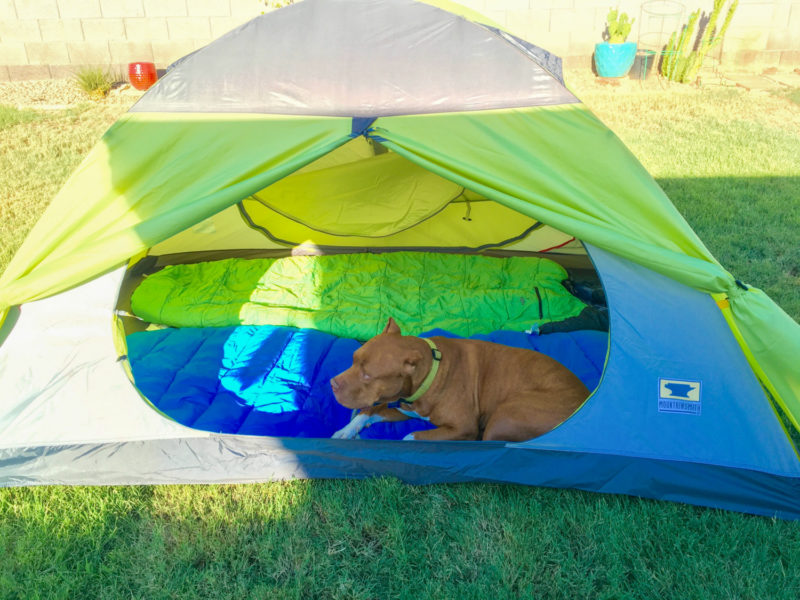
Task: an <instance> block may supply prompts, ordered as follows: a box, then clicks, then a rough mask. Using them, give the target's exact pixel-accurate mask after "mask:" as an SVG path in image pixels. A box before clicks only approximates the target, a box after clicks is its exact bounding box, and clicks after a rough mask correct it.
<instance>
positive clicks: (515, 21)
mask: <svg viewBox="0 0 800 600" xmlns="http://www.w3.org/2000/svg"><path fill="white" fill-rule="evenodd" d="M461 2H462V4H464V5H466V6H469V7H470V8H473V9H476V10H478V11H479V12H481V13H483V14H485V15H486V16H488V17H489V18H491V19H493V20H494V21H495V22H497V23H498V24H500V25H502V26H504V27H506V28H508V29H509V30H510V31H512V32H514V33H516V34H517V35H520V36H521V37H524V38H526V39H528V40H531V41H532V42H534V43H536V44H538V45H540V46H542V47H544V48H546V49H548V50H550V51H551V52H554V53H556V54H558V55H560V56H562V57H563V58H564V61H565V64H566V65H567V66H586V67H587V68H588V67H589V66H590V65H591V55H592V52H593V49H594V44H595V43H596V42H599V41H601V40H602V32H603V30H604V29H605V19H606V15H607V14H608V10H609V8H610V7H612V6H619V8H620V9H621V10H623V11H625V12H627V13H628V14H629V15H630V16H631V17H633V18H635V19H636V22H635V23H634V28H633V31H632V32H631V36H630V38H629V40H631V41H641V40H647V39H648V38H653V37H654V36H655V37H657V36H658V35H659V33H660V32H659V30H660V29H663V28H664V27H665V26H667V27H671V26H672V25H673V24H674V23H677V22H678V21H677V17H675V18H672V20H669V19H667V22H666V23H665V21H664V19H663V18H661V19H660V20H659V19H658V18H656V19H655V20H654V19H653V17H652V14H649V15H648V13H647V12H645V11H647V10H656V11H658V12H661V13H665V12H667V13H668V12H670V11H669V10H666V11H665V10H663V9H664V6H665V5H664V3H663V2H662V3H657V4H652V3H650V4H649V3H647V2H640V1H638V2H637V1H633V0H618V1H614V0H461ZM712 4H713V2H712V0H687V2H685V3H684V4H683V5H682V6H684V10H683V13H682V17H681V20H680V23H685V22H686V19H687V17H688V15H689V13H690V12H691V11H692V10H694V9H696V8H702V9H704V10H706V11H708V10H710V8H711V6H712ZM670 6H678V8H680V6H681V5H678V4H677V3H673V4H672V5H670ZM643 9H644V10H643ZM265 10H266V7H265V5H264V2H263V1H260V0H0V81H3V80H18V79H45V78H51V77H53V78H58V77H69V76H71V75H72V74H73V73H74V72H75V71H76V70H77V69H78V68H80V67H81V66H87V65H103V66H108V67H110V68H111V69H112V70H116V71H119V72H125V70H126V67H127V63H128V62H131V61H134V60H146V61H153V62H155V63H156V65H157V66H158V67H159V68H163V67H166V66H167V65H168V64H170V63H171V62H173V61H174V60H176V59H178V58H180V57H181V56H184V55H185V54H188V53H189V52H192V51H193V50H196V49H198V48H201V47H202V46H204V45H206V44H207V43H208V42H210V41H212V40H214V39H216V38H217V37H219V36H220V35H222V34H223V33H225V32H227V31H229V30H231V29H233V28H234V27H236V26H238V25H240V24H241V23H244V22H245V21H247V20H249V19H251V18H253V17H255V16H258V15H259V14H261V13H262V12H263V11H265ZM673 12H674V11H673ZM715 54H716V58H718V59H720V60H721V61H722V63H723V64H727V65H734V66H737V67H750V68H763V67H766V66H778V67H781V68H795V67H800V0H740V4H739V8H738V10H737V13H736V16H735V17H734V20H733V22H732V24H731V27H730V29H729V31H728V34H727V37H726V39H725V44H724V47H723V48H722V49H721V51H718V52H716V53H715Z"/></svg>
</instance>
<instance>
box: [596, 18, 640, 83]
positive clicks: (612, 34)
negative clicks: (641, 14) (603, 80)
mask: <svg viewBox="0 0 800 600" xmlns="http://www.w3.org/2000/svg"><path fill="white" fill-rule="evenodd" d="M607 22H608V28H607V30H606V33H605V35H604V39H605V41H604V42H601V43H599V44H595V47H594V64H595V67H596V68H597V74H598V75H599V76H600V77H625V75H627V74H628V71H629V70H630V68H631V65H632V64H633V59H634V58H635V57H636V42H626V41H625V40H626V39H627V38H628V34H629V33H630V32H631V25H633V20H629V19H628V15H627V14H625V13H620V12H619V11H617V9H615V8H612V9H611V10H610V11H609V12H608V18H607Z"/></svg>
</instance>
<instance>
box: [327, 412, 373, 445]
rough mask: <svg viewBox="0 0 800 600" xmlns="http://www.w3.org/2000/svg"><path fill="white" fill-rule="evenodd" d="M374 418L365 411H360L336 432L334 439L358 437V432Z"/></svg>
mask: <svg viewBox="0 0 800 600" xmlns="http://www.w3.org/2000/svg"><path fill="white" fill-rule="evenodd" d="M373 420H374V418H372V417H368V416H367V415H365V414H364V413H359V414H357V415H356V416H355V417H353V420H352V421H350V422H349V423H348V424H347V425H345V426H344V427H342V428H341V429H340V430H339V431H337V432H336V433H334V434H333V435H332V436H331V438H332V439H334V440H352V439H354V438H357V437H358V432H359V431H361V430H362V429H364V427H367V426H368V425H370V424H371V423H372V421H373Z"/></svg>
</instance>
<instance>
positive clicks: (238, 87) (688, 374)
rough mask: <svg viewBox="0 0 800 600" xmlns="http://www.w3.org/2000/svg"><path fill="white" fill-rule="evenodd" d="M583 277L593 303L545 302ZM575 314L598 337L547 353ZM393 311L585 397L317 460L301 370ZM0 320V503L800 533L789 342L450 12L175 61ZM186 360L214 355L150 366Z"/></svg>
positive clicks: (274, 16) (510, 64)
mask: <svg viewBox="0 0 800 600" xmlns="http://www.w3.org/2000/svg"><path fill="white" fill-rule="evenodd" d="M376 261H377V262H376ZM387 265H388V266H387ZM392 265H393V266H392ZM390 267H391V268H393V269H396V270H395V271H392V273H394V275H391V276H386V272H387V269H389V268H390ZM580 273H584V274H587V273H588V274H591V275H593V276H594V277H596V278H597V280H599V281H600V282H602V291H603V292H604V294H595V297H594V299H592V298H588V297H586V296H584V298H583V299H584V300H587V298H588V299H589V300H591V301H592V302H594V305H593V306H587V304H585V303H584V302H582V301H581V300H578V299H577V298H575V297H574V296H573V295H571V294H569V293H568V292H566V289H567V288H566V287H565V286H563V285H561V280H562V279H564V278H565V277H567V276H569V278H570V279H571V280H573V281H576V280H577V275H578V274H580ZM456 275H458V276H459V277H460V279H452V277H455V276H456ZM397 280H402V281H401V283H400V285H401V288H400V291H399V292H398V291H393V292H391V293H387V292H386V291H385V290H384V291H383V292H381V290H379V289H377V287H380V286H384V284H386V283H387V282H389V281H397ZM534 281H535V283H532V282H534ZM552 281H555V282H556V284H555V285H551V283H552ZM376 282H378V283H380V286H378V283H376ZM454 282H455V283H454ZM548 282H551V283H548ZM226 285H227V286H228V287H227V288H225V286H226ZM344 285H351V287H354V288H355V289H356V290H357V293H356V296H355V297H351V298H350V299H349V300H347V302H345V303H344V304H342V305H337V306H328V305H326V302H328V300H329V299H331V298H334V297H336V298H337V299H338V298H339V296H344V294H345V292H344V291H343V287H342V286H344ZM526 285H528V286H529V287H528V288H525V286H526ZM411 286H416V287H413V288H412V287H411ZM223 288H225V289H224V290H223ZM579 288H580V286H579V285H578V286H577V287H576V289H579ZM411 289H413V293H412V292H411V291H408V293H406V292H404V291H403V290H411ZM358 291H360V292H358ZM467 291H469V292H470V294H471V295H469V296H467V295H465V294H466V292H467ZM595 291H597V290H595ZM373 292H374V295H371V294H373ZM462 292H463V293H462ZM359 293H361V294H362V295H361V296H359ZM598 296H599V297H601V298H600V299H598ZM417 297H418V298H419V299H420V302H422V301H423V299H424V303H425V312H424V314H418V312H415V310H416V309H415V306H414V302H416V300H415V298H417ZM602 297H604V299H605V300H604V301H605V305H603V302H604V301H603V298H602ZM453 298H458V302H455V301H453ZM528 300H531V301H530V302H528ZM454 302H455V303H454ZM292 303H293V304H292ZM348 303H349V304H348ZM392 303H394V304H392ZM456 304H457V305H458V306H456ZM474 307H478V308H474ZM515 307H516V308H515ZM520 307H521V308H520ZM212 308H213V310H212ZM417 308H419V307H417ZM587 308H588V309H592V310H595V311H596V312H598V313H603V312H605V311H607V312H605V314H607V316H608V321H609V325H608V327H607V331H600V332H598V331H591V332H588V333H587V332H585V331H583V329H581V328H580V327H578V331H571V332H569V333H563V332H562V333H545V331H547V327H548V326H551V325H557V324H559V323H561V324H564V323H573V324H574V323H575V322H576V319H577V322H581V319H582V318H583V317H585V314H586V309H587ZM528 310H530V311H532V312H531V313H528V312H525V311H528ZM348 311H349V312H348ZM459 311H461V312H459ZM389 314H392V315H393V316H395V317H396V318H397V319H398V321H400V322H401V325H403V326H404V328H405V329H406V330H407V331H409V332H411V333H415V334H417V333H422V332H424V331H426V330H430V329H434V328H443V329H446V330H447V331H448V332H449V333H450V334H458V335H462V336H474V335H479V334H486V335H494V336H495V338H492V339H497V340H500V341H502V340H510V341H509V343H516V342H515V341H514V340H517V341H518V340H521V339H522V338H525V339H524V340H523V343H525V344H528V343H534V342H535V343H537V344H543V346H542V347H544V346H547V347H551V348H554V347H555V346H556V345H558V344H556V343H555V342H554V340H561V341H563V340H566V339H569V340H572V341H573V342H574V341H575V340H578V341H577V342H575V343H577V344H578V346H580V349H582V350H583V351H584V354H586V356H589V357H590V358H592V357H593V360H594V364H595V365H596V366H597V372H596V374H595V380H594V381H593V383H592V384H591V386H590V387H591V388H592V389H593V391H592V394H591V396H590V397H589V398H588V400H587V401H586V402H585V403H584V405H583V406H582V407H581V408H580V409H579V410H578V411H577V412H576V413H575V414H574V415H573V416H572V417H571V418H569V419H568V420H567V421H565V422H564V423H562V424H561V425H560V426H558V427H556V428H555V429H554V430H552V431H550V432H549V433H547V434H545V435H543V436H541V437H539V438H536V439H533V440H529V441H525V442H519V443H503V442H480V441H476V442H422V441H410V442H403V441H400V440H398V439H366V438H365V439H354V440H341V439H331V438H330V436H329V435H328V433H327V432H328V430H327V429H325V428H326V427H328V426H330V427H332V428H335V427H338V426H340V425H341V421H342V419H345V420H346V419H347V418H349V414H346V415H343V414H342V409H341V407H337V406H327V408H326V407H325V406H324V405H321V404H319V403H320V402H322V401H323V400H324V399H325V398H326V397H327V396H326V394H327V395H329V394H330V390H329V389H326V387H325V385H323V384H318V383H315V382H314V381H313V377H314V376H316V375H320V374H321V375H323V376H324V377H328V376H330V373H329V371H332V370H334V369H335V368H338V366H340V365H341V364H344V363H346V362H347V360H348V359H349V354H351V353H352V349H353V347H354V345H355V347H357V345H358V343H359V341H358V340H361V341H363V339H365V337H368V335H370V334H371V332H373V331H376V330H377V329H376V328H380V327H381V326H382V324H383V323H384V322H385V318H386V316H387V315H389ZM476 315H477V316H476ZM498 315H500V316H499V317H498ZM531 315H532V316H531ZM359 319H360V320H361V321H359ZM426 319H427V320H426ZM493 319H494V320H493ZM0 320H2V321H3V325H2V329H1V330H0V344H2V345H0V485H5V486H13V485H39V484H139V483H147V484H150V483H186V482H194V483H210V482H250V481H264V480H274V479H286V478H295V477H309V478H316V477H325V478H330V477H367V476H372V475H394V476H397V477H400V478H401V479H403V480H405V481H408V482H411V483H432V482H455V481H496V482H509V483H523V484H530V485H542V486H554V487H567V488H577V489H582V490H592V491H597V492H607V493H621V494H632V495H637V496H642V497H649V498H658V499H665V500H674V501H680V502H687V503H692V504H698V505H704V506H713V507H722V508H726V509H732V510H738V511H744V512H749V513H755V514H761V515H771V516H772V515H776V516H778V517H781V518H789V519H797V518H800V459H798V454H797V451H796V450H795V447H794V445H793V443H792V439H791V435H790V434H789V431H790V430H791V429H794V430H797V429H798V428H800V368H798V365H800V326H798V324H797V323H796V322H794V321H793V320H792V319H791V318H790V317H789V316H788V315H787V314H785V313H784V312H783V311H782V310H781V309H780V308H779V307H778V306H777V305H776V304H775V303H774V302H772V301H771V300H770V298H769V297H767V295H766V294H764V293H763V292H762V291H760V290H758V289H756V288H755V287H751V286H749V285H745V284H743V283H741V282H739V281H737V280H736V279H735V278H734V277H733V276H732V275H731V274H730V273H728V272H727V271H726V270H725V269H724V268H723V267H722V266H721V265H720V264H719V263H718V262H717V261H716V260H715V259H714V257H713V256H712V255H711V253H710V252H709V251H708V249H707V248H706V247H705V246H704V245H703V243H702V242H701V240H700V239H699V238H698V236H697V235H696V234H695V233H694V232H693V231H692V229H691V228H690V227H689V225H688V224H687V223H686V221H685V220H684V219H683V218H682V217H681V215H680V214H679V213H678V211H677V210H676V209H675V208H674V206H673V205H672V203H671V202H670V200H669V199H668V198H667V197H666V196H665V194H664V193H663V192H662V190H661V189H660V188H659V187H658V185H657V184H656V183H655V181H654V180H653V179H652V177H651V176H650V175H649V174H648V173H647V172H646V171H645V169H644V168H643V167H642V166H641V165H640V164H639V163H638V161H637V160H636V159H635V158H634V156H633V155H632V154H631V153H630V152H629V151H628V150H627V148H626V147H625V146H624V145H623V144H622V143H621V142H620V140H619V139H618V138H616V137H615V136H614V134H613V133H612V132H611V131H609V130H608V128H606V127H605V126H604V125H603V124H602V123H601V122H600V121H599V120H598V119H597V118H596V117H595V116H594V115H593V114H592V113H591V112H590V111H589V110H587V109H586V108H585V107H584V106H583V105H582V104H581V103H580V102H579V101H578V99H577V98H576V97H575V96H574V95H573V94H572V93H571V92H570V91H569V90H568V89H567V87H566V86H565V85H564V82H563V79H562V74H561V63H560V60H559V59H558V58H557V57H555V56H553V55H551V54H550V53H548V52H546V51H545V50H543V49H541V48H539V47H537V46H534V45H533V44H531V43H528V42H527V41H524V40H522V39H519V38H518V37H515V36H514V35H512V34H511V33H509V32H507V31H504V30H503V29H502V28H500V27H498V26H496V25H494V24H492V23H490V22H489V21H487V20H486V19H485V18H483V17H482V16H480V15H476V14H474V13H472V12H470V11H467V10H466V9H465V8H463V7H461V6H458V5H454V4H446V3H445V2H444V1H443V0H427V1H424V2H423V1H416V0H304V1H303V2H300V3H297V4H294V5H291V6H288V7H286V8H283V9H280V10H276V11H273V12H270V13H268V14H265V15H262V16H260V17H258V18H255V19H253V20H252V21H250V22H248V23H246V24H244V25H242V26H241V27H239V28H237V29H234V30H233V31H231V32H230V33H228V34H226V35H224V36H223V37H221V38H219V39H218V40H216V41H215V42H213V43H211V44H209V45H208V46H206V47H204V48H202V49H200V50H198V51H196V52H194V53H192V54H190V55H188V56H186V57H184V58H183V59H181V60H180V61H178V62H177V63H175V64H174V65H173V66H172V67H171V68H170V69H169V70H168V72H167V74H166V75H165V76H164V77H163V78H162V79H161V80H160V81H159V82H158V83H157V84H156V85H155V86H154V87H153V88H151V89H150V90H149V91H148V92H147V93H146V94H144V96H143V97H142V98H141V99H140V100H139V101H138V102H137V103H136V104H135V106H133V107H132V108H131V109H130V111H128V113H127V114H125V115H124V116H123V117H121V118H120V119H119V120H118V121H117V122H116V123H115V124H114V125H113V126H112V127H111V128H110V129H109V130H108V131H107V132H106V133H105V135H104V136H103V138H102V139H101V140H100V142H99V143H98V144H97V146H96V147H95V148H94V149H93V150H92V151H91V152H90V153H89V155H88V156H87V158H86V159H85V160H84V162H83V163H82V164H81V165H80V167H79V168H78V169H77V171H76V172H75V173H74V174H73V175H72V176H71V178H70V179H69V180H68V181H67V183H66V184H65V185H64V187H63V189H62V190H61V191H60V192H59V194H58V195H57V196H56V198H55V199H54V200H53V202H52V203H51V205H50V206H49V207H48V209H47V210H46V211H45V213H44V215H43V216H42V217H41V219H40V221H39V222H38V223H37V225H36V226H35V227H34V229H33V230H32V231H31V233H30V235H29V236H28V238H27V239H26V241H25V242H24V243H23V245H22V247H21V248H20V249H19V251H18V252H17V254H16V256H15V257H14V258H13V260H12V261H11V263H10V265H9V266H8V268H7V269H6V271H5V272H4V273H3V275H2V277H1V278H0ZM357 321H358V325H359V327H361V329H357V328H356V327H355V325H356V322H357ZM537 328H538V331H539V335H536V331H533V332H532V333H525V331H526V330H531V329H534V330H536V329H537ZM556 329H558V328H556ZM562 329H565V328H562ZM573 329H574V328H573ZM593 329H602V327H599V328H598V327H593ZM287 332H288V333H287ZM173 336H176V337H175V339H177V338H180V340H179V342H180V344H183V345H182V346H180V347H181V348H182V350H180V351H179V350H177V349H176V346H172V345H170V344H171V343H172V342H169V340H168V339H167V338H170V339H172V337H173ZM276 336H277V337H276ZM498 336H499V337H498ZM520 336H522V337H520ZM564 336H566V337H564ZM598 336H599V338H598ZM590 338H591V340H594V341H591V343H590V342H586V340H587V339H590ZM276 340H278V341H276ZM531 340H533V341H531ZM581 340H583V341H581ZM560 343H561V342H560V341H559V344H560ZM565 343H566V342H565ZM570 343H572V342H570ZM248 344H250V345H248ZM252 344H254V346H252ZM581 344H583V345H581ZM587 344H588V346H587ZM592 344H594V345H592ZM562 345H563V344H562ZM573 345H574V344H573ZM589 347H591V348H593V349H590V350H587V348H589ZM186 348H189V350H187V351H186V352H183V350H185V349H186ZM337 349H338V350H337ZM553 352H556V350H553ZM182 353H183V354H182ZM184 354H185V355H186V357H188V358H187V360H189V359H192V360H193V359H194V358H196V357H200V358H202V359H203V360H206V361H207V362H205V363H203V366H202V367H192V366H191V365H189V366H187V364H188V363H187V364H182V365H179V366H175V367H174V369H173V370H172V371H169V368H172V367H173V365H171V362H172V361H173V359H174V358H175V357H177V356H178V355H181V356H183V355H184ZM265 357H268V359H267V358H265ZM329 357H336V360H338V361H339V362H338V363H335V364H333V365H330V366H325V365H327V364H328V363H326V362H325V361H326V360H328V359H329ZM236 361H238V362H236ZM590 362H591V361H590ZM192 364H193V363H192ZM576 364H577V363H576ZM587 364H588V363H587ZM269 366H271V370H270V371H269V375H266V374H265V373H267V370H268V367H269ZM574 368H576V367H574ZM326 369H327V370H326ZM576 374H577V371H576ZM208 376H210V377H211V379H212V385H211V386H210V388H213V393H214V394H216V396H215V398H216V400H215V401H218V402H220V403H222V405H224V410H223V409H220V408H219V406H221V405H220V404H208V405H206V404H204V403H205V402H206V396H205V394H207V393H211V392H208V390H207V389H206V388H202V389H201V381H202V380H204V378H208ZM532 376H535V374H532ZM303 377H306V379H302V378H303ZM298 381H300V382H301V383H298ZM323 383H324V382H323ZM203 385H205V384H203ZM263 386H267V387H263ZM210 388H209V389H210ZM298 394H300V395H298ZM312 401H313V402H312ZM315 403H316V404H315ZM312 404H313V406H314V407H316V408H314V410H317V413H314V414H315V416H314V419H316V420H313V419H310V417H309V418H307V417H308V415H307V414H306V413H303V411H308V410H311V408H309V407H311V406H312ZM320 406H323V408H321V409H320ZM214 411H221V412H218V413H214ZM236 411H239V412H236ZM326 411H327V412H326ZM212 413H214V414H212ZM301 413H303V416H302V418H301V416H299V415H301ZM327 416H330V417H331V419H332V421H335V422H330V423H326V422H325V419H326V418H327ZM212 417H213V418H212ZM312 422H313V424H314V425H313V427H312V425H310V423H312ZM375 427H377V426H375ZM292 428H293V429H292ZM370 429H372V428H369V429H368V430H365V431H366V432H369V430H370ZM387 437H389V438H391V436H387Z"/></svg>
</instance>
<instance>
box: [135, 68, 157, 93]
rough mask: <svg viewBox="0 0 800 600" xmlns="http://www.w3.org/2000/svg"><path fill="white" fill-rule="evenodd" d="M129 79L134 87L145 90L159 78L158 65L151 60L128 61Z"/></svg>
mask: <svg viewBox="0 0 800 600" xmlns="http://www.w3.org/2000/svg"><path fill="white" fill-rule="evenodd" d="M128 79H129V80H130V82H131V85H132V86H133V87H135V88H136V89H137V90H141V91H144V90H146V89H148V88H149V87H150V86H151V85H153V84H154V83H155V82H156V80H157V79H158V74H157V73H156V66H155V65H154V64H153V63H151V62H132V63H128Z"/></svg>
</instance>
